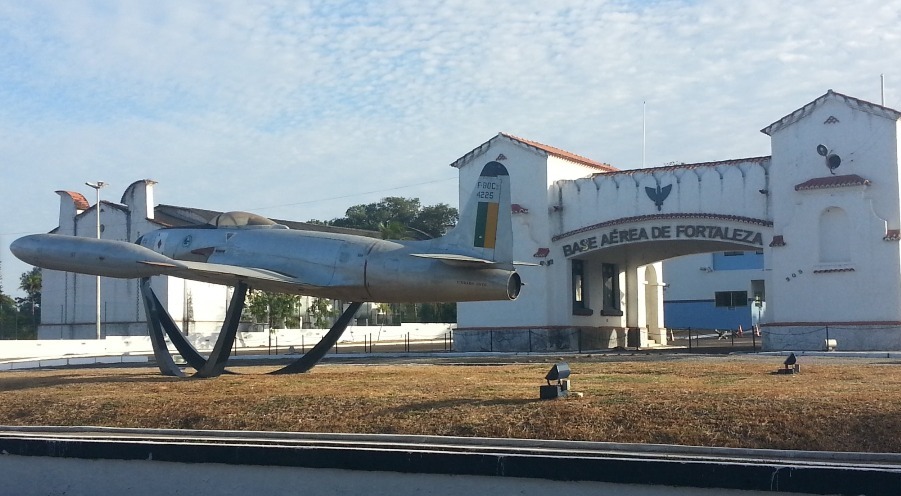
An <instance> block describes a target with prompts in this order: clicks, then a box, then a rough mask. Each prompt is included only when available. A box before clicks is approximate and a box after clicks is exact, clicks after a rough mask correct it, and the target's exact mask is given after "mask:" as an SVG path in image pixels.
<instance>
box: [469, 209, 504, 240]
mask: <svg viewBox="0 0 901 496" xmlns="http://www.w3.org/2000/svg"><path fill="white" fill-rule="evenodd" d="M498 206H499V205H498V204H497V203H494V202H479V209H478V212H477V214H476V227H475V239H474V242H473V246H476V247H479V248H492V249H493V248H494V246H495V243H496V242H497V217H498Z"/></svg>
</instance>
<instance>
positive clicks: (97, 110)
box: [0, 0, 901, 291]
mask: <svg viewBox="0 0 901 496" xmlns="http://www.w3.org/2000/svg"><path fill="white" fill-rule="evenodd" d="M899 7H901V4H899V2H898V1H897V0H895V1H889V2H885V1H874V0H863V1H861V2H856V3H854V4H853V5H852V4H849V3H847V2H843V1H837V0H814V1H810V2H803V3H789V4H786V3H785V2H777V1H775V0H762V1H755V2H734V1H725V0H711V1H687V0H686V1H654V2H638V1H613V0H611V1H589V0H585V1H579V0H571V1H569V0H564V1H561V2H554V3H552V4H549V3H548V2H545V1H538V0H525V1H513V0H502V1H498V2H482V3H476V2H469V1H464V0H449V1H425V2H423V1H413V0H403V1H400V0H398V1H393V2H374V1H347V2H317V1H299V2H296V1H259V2H180V1H174V0H169V1H159V2H143V1H137V0H135V1H124V2H108V3H103V2H88V1H70V2H52V1H49V0H48V1H38V0H35V1H32V2H0V157H3V162H4V165H3V167H4V168H3V170H4V181H3V182H2V184H0V194H2V197H3V199H4V200H3V201H4V205H16V206H17V211H18V214H17V215H16V216H14V219H11V220H10V221H9V223H8V224H6V225H4V227H3V229H2V231H3V232H2V233H0V235H3V236H4V239H3V243H2V244H3V246H2V247H0V259H2V261H3V275H4V278H5V280H6V281H7V284H6V290H7V291H10V290H11V289H14V288H11V287H10V286H11V283H10V281H12V280H14V279H15V280H17V279H18V278H17V274H18V273H20V272H22V271H23V270H22V268H21V267H20V266H17V265H16V264H17V262H15V261H14V260H12V257H11V256H10V255H9V253H8V251H7V246H6V245H7V244H8V243H9V242H10V241H11V240H12V239H11V238H14V237H15V236H16V233H20V232H36V231H46V230H49V229H51V228H53V227H54V226H55V224H56V215H57V209H56V207H55V204H56V201H57V200H56V197H55V195H54V194H53V191H54V190H57V189H76V190H78V189H82V190H84V189H86V187H84V186H82V184H83V183H84V181H86V180H105V181H109V182H111V183H113V184H114V185H115V186H114V187H111V188H108V189H107V190H105V191H104V194H105V195H107V194H109V195H111V196H113V197H118V195H119V194H120V192H121V189H122V188H124V187H125V186H127V185H128V184H130V183H131V182H132V181H134V180H136V179H141V178H153V179H156V180H158V181H159V182H160V184H159V186H158V187H157V191H158V193H157V195H158V200H159V201H161V202H164V203H174V204H184V205H190V206H197V207H203V208H215V209H231V208H244V209H250V208H256V207H266V206H273V205H289V206H285V207H278V208H269V209H265V210H262V211H261V213H263V214H265V215H271V216H282V217H290V218H294V219H299V220H305V219H308V218H320V219H328V218H333V217H337V216H341V215H343V212H344V210H345V209H346V208H347V207H348V206H350V205H353V204H357V203H365V202H369V201H374V200H377V199H378V198H380V197H381V196H385V195H387V194H402V195H404V196H420V197H422V200H423V202H424V203H426V204H428V203H437V202H448V203H456V197H457V193H456V187H455V184H454V181H452V180H451V181H445V182H441V181H439V182H437V183H436V182H433V181H434V180H436V179H446V178H453V177H454V176H455V171H454V170H453V169H451V168H449V167H448V166H447V164H449V163H450V162H452V161H453V160H455V159H456V158H458V157H459V156H461V155H463V154H464V153H466V152H467V151H469V150H470V149H472V148H473V147H475V146H477V145H478V144H480V143H482V142H484V141H485V140H487V139H489V138H491V137H492V136H494V135H495V134H496V133H497V132H499V131H506V132H510V133H513V134H516V135H519V136H522V137H525V138H528V139H533V140H536V141H541V142H544V143H548V144H551V145H554V146H557V147H560V148H563V149H566V150H570V151H572V152H574V153H578V154H581V155H584V156H587V157H590V158H593V159H596V160H599V161H604V162H608V163H611V164H613V165H615V166H618V167H622V168H631V167H637V166H640V165H641V156H642V154H641V150H642V114H643V111H646V116H647V145H646V149H647V164H648V165H659V164H661V163H664V162H671V161H682V162H696V161H708V160H719V159H728V158H737V157H743V156H755V155H766V154H768V153H769V141H768V138H767V137H766V136H764V135H762V134H760V133H759V130H760V129H761V128H763V127H765V126H766V125H768V124H770V123H771V122H773V121H775V120H777V119H779V118H781V117H782V116H783V115H785V114H787V113H789V112H791V111H792V110H794V109H796V108H798V107H800V106H802V105H804V104H806V103H807V102H809V101H811V100H813V99H814V98H816V97H817V96H819V95H821V94H822V93H824V92H825V91H826V90H827V89H829V88H833V89H835V90H836V91H840V92H843V93H848V94H851V95H854V96H857V97H860V98H863V99H867V100H871V101H877V102H878V101H879V74H881V73H885V74H886V75H887V77H888V81H889V88H890V90H889V97H890V98H889V105H890V106H893V105H894V106H895V107H898V106H901V100H897V99H894V100H893V99H892V95H893V92H892V90H891V88H892V87H893V81H897V80H899V79H901V74H898V72H897V67H901V52H898V51H897V50H893V49H891V47H893V46H897V44H898V42H899V39H898V38H899V34H898V31H897V29H896V27H897V26H898V25H899V24H901V22H899V21H901V19H899V16H901V8H899ZM896 94H901V92H898V93H896ZM642 102H647V103H646V107H643V103H642ZM402 185H411V187H410V188H408V189H402V190H394V189H391V188H394V187H397V186H402ZM379 188H384V189H385V191H386V193H384V194H381V195H380V194H379V193H366V192H370V191H377V190H378V189H379ZM114 191H116V193H114ZM364 193H366V194H364ZM328 198H340V200H333V201H325V199H328ZM316 200H321V201H316ZM9 267H14V268H9Z"/></svg>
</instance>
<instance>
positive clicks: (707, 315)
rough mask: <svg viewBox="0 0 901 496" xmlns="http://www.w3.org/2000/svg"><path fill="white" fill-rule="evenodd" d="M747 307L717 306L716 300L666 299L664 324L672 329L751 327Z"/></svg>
mask: <svg viewBox="0 0 901 496" xmlns="http://www.w3.org/2000/svg"><path fill="white" fill-rule="evenodd" d="M754 308H755V307H754V305H753V304H751V305H748V306H746V307H735V308H732V309H730V308H729V307H717V306H716V303H715V302H714V300H688V301H666V302H664V303H663V324H664V325H665V326H666V327H667V328H670V329H684V328H686V327H691V328H692V329H738V326H739V325H741V326H742V328H743V329H750V328H751V324H752V321H751V310H752V309H754Z"/></svg>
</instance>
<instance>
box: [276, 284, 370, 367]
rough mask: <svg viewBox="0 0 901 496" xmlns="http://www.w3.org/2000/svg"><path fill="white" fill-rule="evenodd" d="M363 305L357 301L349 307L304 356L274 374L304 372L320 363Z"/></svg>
mask: <svg viewBox="0 0 901 496" xmlns="http://www.w3.org/2000/svg"><path fill="white" fill-rule="evenodd" d="M362 305H363V302H362V301H355V302H353V303H351V304H350V306H349V307H347V310H345V311H344V313H342V314H341V317H339V318H338V320H337V321H336V322H335V325H333V326H332V328H331V329H329V331H328V332H327V333H326V334H325V336H322V339H321V340H319V342H318V343H316V346H314V347H313V349H311V350H310V351H308V352H306V353H305V354H304V356H302V357H300V358H298V359H297V360H295V361H293V362H291V363H290V364H288V365H286V366H285V367H283V368H280V369H278V370H276V371H275V372H272V373H273V374H301V373H303V372H307V371H308V370H310V369H312V368H313V367H314V366H316V364H317V363H319V360H322V357H324V356H325V354H326V353H328V350H329V348H331V347H332V346H335V343H337V342H338V338H340V337H341V335H342V334H344V330H345V329H347V326H348V324H350V319H352V318H353V316H354V315H356V313H357V310H359V309H360V307H361V306H362Z"/></svg>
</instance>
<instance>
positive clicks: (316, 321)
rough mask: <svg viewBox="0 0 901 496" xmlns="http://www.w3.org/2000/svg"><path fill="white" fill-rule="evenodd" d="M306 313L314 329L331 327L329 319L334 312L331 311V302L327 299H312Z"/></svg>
mask: <svg viewBox="0 0 901 496" xmlns="http://www.w3.org/2000/svg"><path fill="white" fill-rule="evenodd" d="M308 312H309V314H310V317H311V318H312V319H313V327H315V328H316V329H325V328H327V327H329V326H330V325H331V317H332V316H333V315H334V312H333V311H332V302H331V300H329V299H328V298H313V299H312V301H311V302H310V308H309V310H308Z"/></svg>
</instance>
